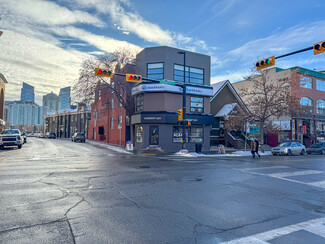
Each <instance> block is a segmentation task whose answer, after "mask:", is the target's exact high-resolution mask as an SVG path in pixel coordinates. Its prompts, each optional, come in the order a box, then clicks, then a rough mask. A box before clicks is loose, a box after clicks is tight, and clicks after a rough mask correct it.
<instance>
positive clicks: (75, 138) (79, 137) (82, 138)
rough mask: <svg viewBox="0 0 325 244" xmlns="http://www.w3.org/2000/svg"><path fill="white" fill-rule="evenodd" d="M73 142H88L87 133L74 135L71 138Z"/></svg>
mask: <svg viewBox="0 0 325 244" xmlns="http://www.w3.org/2000/svg"><path fill="white" fill-rule="evenodd" d="M71 141H73V142H77V141H80V142H85V141H86V137H85V133H80V132H78V133H74V135H73V136H72V137H71Z"/></svg>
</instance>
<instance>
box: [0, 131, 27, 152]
mask: <svg viewBox="0 0 325 244" xmlns="http://www.w3.org/2000/svg"><path fill="white" fill-rule="evenodd" d="M23 144H24V139H23V137H22V136H21V133H20V130H16V129H12V130H4V131H3V132H2V134H0V149H3V148H4V147H11V146H17V147H18V149H20V148H21V147H22V146H23Z"/></svg>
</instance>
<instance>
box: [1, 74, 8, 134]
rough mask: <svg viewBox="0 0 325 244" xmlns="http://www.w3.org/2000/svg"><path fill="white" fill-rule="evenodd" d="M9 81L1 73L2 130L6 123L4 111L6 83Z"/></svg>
mask: <svg viewBox="0 0 325 244" xmlns="http://www.w3.org/2000/svg"><path fill="white" fill-rule="evenodd" d="M6 83H8V82H7V80H6V78H5V77H4V75H3V74H1V73H0V131H1V130H2V127H3V126H4V125H5V121H4V113H5V88H6V87H5V84H6Z"/></svg>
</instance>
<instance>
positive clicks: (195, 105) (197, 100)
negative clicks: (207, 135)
mask: <svg viewBox="0 0 325 244" xmlns="http://www.w3.org/2000/svg"><path fill="white" fill-rule="evenodd" d="M203 108H204V106H203V97H191V113H203Z"/></svg>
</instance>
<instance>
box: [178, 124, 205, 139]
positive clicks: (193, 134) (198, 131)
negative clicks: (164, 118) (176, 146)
mask: <svg viewBox="0 0 325 244" xmlns="http://www.w3.org/2000/svg"><path fill="white" fill-rule="evenodd" d="M185 132H186V143H188V142H193V143H203V127H189V128H186V131H185ZM182 134H183V130H182V126H173V143H181V142H182ZM189 139H190V141H189Z"/></svg>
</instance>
